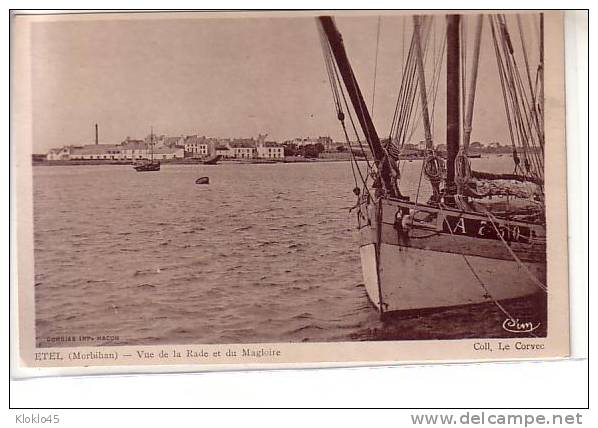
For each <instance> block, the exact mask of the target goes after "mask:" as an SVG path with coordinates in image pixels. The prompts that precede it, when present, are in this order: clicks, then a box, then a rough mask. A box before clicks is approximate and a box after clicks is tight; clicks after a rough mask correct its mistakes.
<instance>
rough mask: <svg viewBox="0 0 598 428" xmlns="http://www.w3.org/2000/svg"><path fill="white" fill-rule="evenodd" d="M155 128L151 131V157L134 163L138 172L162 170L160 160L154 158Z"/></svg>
mask: <svg viewBox="0 0 598 428" xmlns="http://www.w3.org/2000/svg"><path fill="white" fill-rule="evenodd" d="M154 144H155V143H154V130H153V129H152V130H151V132H150V143H149V146H150V158H149V159H141V160H139V161H137V162H135V164H134V165H133V168H135V171H137V172H149V171H160V161H158V160H154Z"/></svg>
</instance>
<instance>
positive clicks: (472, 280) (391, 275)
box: [360, 202, 546, 314]
mask: <svg viewBox="0 0 598 428" xmlns="http://www.w3.org/2000/svg"><path fill="white" fill-rule="evenodd" d="M408 207H409V204H406V203H399V204H397V203H386V202H382V203H380V204H377V205H370V206H369V207H367V208H366V207H365V206H364V208H365V209H364V208H362V210H361V213H360V241H361V245H360V257H361V265H362V271H363V278H364V284H365V288H366V291H367V294H368V297H369V299H370V301H371V302H372V303H373V305H374V306H375V307H376V308H377V309H378V310H379V311H380V312H381V313H383V314H386V313H389V312H398V311H412V310H423V309H433V308H446V307H453V306H462V305H468V304H479V303H484V302H492V301H494V300H497V301H501V300H508V299H514V298H520V297H524V296H528V295H531V294H534V293H536V292H538V291H540V286H539V285H538V282H539V283H540V284H546V255H545V245H544V243H543V242H542V239H541V237H540V236H539V235H541V230H542V228H540V229H538V228H537V226H536V225H530V227H529V228H528V229H525V228H524V225H523V224H519V227H520V230H525V231H526V233H529V234H530V235H531V236H533V237H534V239H533V240H528V241H527V242H526V239H525V237H523V238H520V239H518V240H517V241H514V240H513V241H511V242H509V243H508V244H507V243H506V242H503V241H502V240H501V239H499V238H498V237H494V238H495V239H494V238H482V237H479V236H475V235H474V236H471V235H467V234H465V233H462V232H463V230H462V228H461V226H457V225H459V224H461V225H467V226H468V227H472V225H473V222H474V221H475V217H476V215H475V214H473V215H472V214H468V216H469V217H470V218H469V219H468V222H465V215H464V213H461V214H459V213H457V212H451V213H448V212H442V211H439V210H436V212H435V217H433V218H432V220H431V224H432V226H430V225H429V224H427V225H425V227H413V228H411V229H410V230H408V231H404V230H401V231H397V228H396V227H394V225H393V224H392V223H391V221H392V220H393V219H394V217H395V216H396V213H397V211H398V210H404V209H409V208H408ZM366 211H367V212H366ZM434 211H435V210H434V209H432V208H430V209H429V210H428V213H427V214H430V213H433V214H434ZM411 212H413V210H412V211H411ZM459 216H461V218H463V222H462V223H460V222H459V220H455V219H450V218H451V217H457V218H459ZM471 217H473V218H471ZM447 219H448V221H447ZM483 219H484V218H483V217H480V218H479V219H478V222H479V223H480V224H481V223H482V222H483V221H484V220H483ZM451 224H452V225H454V227H455V229H454V230H453V229H451V230H447V229H448V227H450V226H449V225H451ZM443 226H444V227H443ZM486 226H487V224H486ZM501 227H504V226H501ZM475 228H478V229H479V228H480V226H475ZM475 228H474V229H475ZM399 229H400V228H399ZM530 230H534V232H533V233H532V232H530ZM485 231H486V232H488V228H486V229H485ZM507 245H509V246H510V250H509V249H507V248H506V247H507ZM513 254H515V256H516V258H517V259H515V258H514V257H513Z"/></svg>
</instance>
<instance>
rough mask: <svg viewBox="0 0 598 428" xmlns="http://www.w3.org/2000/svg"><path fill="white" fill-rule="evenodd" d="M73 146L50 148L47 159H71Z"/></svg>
mask: <svg viewBox="0 0 598 428" xmlns="http://www.w3.org/2000/svg"><path fill="white" fill-rule="evenodd" d="M71 149H72V146H64V147H61V148H59V149H50V151H49V152H48V153H47V154H46V159H47V160H49V161H56V160H69V159H70V158H71Z"/></svg>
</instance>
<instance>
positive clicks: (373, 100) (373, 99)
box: [371, 16, 382, 119]
mask: <svg viewBox="0 0 598 428" xmlns="http://www.w3.org/2000/svg"><path fill="white" fill-rule="evenodd" d="M381 23H382V17H381V16H379V17H378V31H377V33H376V58H375V60H374V89H373V91H372V108H371V110H372V119H373V118H374V106H375V105H376V104H375V101H376V75H377V74H378V49H379V45H380V26H381Z"/></svg>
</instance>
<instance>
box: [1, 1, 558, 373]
mask: <svg viewBox="0 0 598 428" xmlns="http://www.w3.org/2000/svg"><path fill="white" fill-rule="evenodd" d="M11 19H12V22H11V27H12V36H11V37H12V43H13V44H12V47H13V50H12V52H13V53H12V54H13V60H12V63H13V65H12V66H13V68H12V75H13V80H12V82H11V84H12V90H13V102H14V104H13V108H12V120H13V122H12V126H13V133H12V134H11V148H12V150H13V152H14V156H13V166H14V167H13V173H14V174H15V175H16V177H15V185H16V188H17V191H16V196H15V198H16V199H17V204H16V205H17V208H16V209H17V216H16V222H17V226H16V227H17V228H18V232H17V235H16V236H17V244H18V247H19V251H18V253H17V260H16V261H14V262H15V263H17V265H18V266H19V268H18V280H17V282H18V284H17V289H18V293H17V297H18V298H17V299H16V300H17V301H16V302H14V301H13V303H18V314H19V317H18V319H19V322H18V329H19V330H18V331H19V346H20V349H21V356H22V358H23V360H24V361H27V365H64V364H66V365H81V364H85V365H89V364H95V363H96V362H97V363H98V364H100V363H101V364H135V363H140V362H142V361H144V363H147V361H150V360H151V361H153V362H152V364H160V363H165V362H169V363H170V364H172V358H175V359H176V358H179V361H180V362H185V363H189V362H194V363H195V362H197V361H198V359H199V361H205V362H206V363H231V362H234V363H244V362H247V361H254V359H255V358H263V361H266V362H269V363H272V362H276V361H281V362H285V363H293V362H302V363H309V362H316V363H317V362H322V363H326V362H340V363H342V362H368V361H402V360H454V359H457V360H459V359H462V360H467V359H501V358H511V359H512V358H530V357H537V356H549V357H555V356H566V355H567V352H568V335H569V331H568V328H569V327H568V297H567V296H568V294H567V290H568V285H567V270H566V269H567V226H566V221H567V220H566V213H567V205H566V181H565V174H566V171H565V163H564V154H565V150H566V141H565V133H564V127H565V122H564V93H565V88H564V77H563V73H564V71H563V67H564V66H563V63H564V52H563V41H562V39H563V34H562V31H563V29H562V14H561V13H560V12H555V11H552V12H542V11H525V12H523V11H520V12H517V11H510V12H500V11H479V12H475V11H468V12H463V13H461V12H458V11H448V12H442V11H422V12H415V11H410V12H400V11H394V12H390V11H385V12H382V11H379V12H377V11H368V12H347V11H343V12H340V11H339V12H335V11H330V12H314V11H310V12H307V11H305V12H278V13H277V12H269V13H265V12H262V13H260V12H253V13H239V12H234V13H233V12H219V13H216V12H137V13H125V12H119V13H102V12H89V13H74V14H61V13H56V14H35V15H31V14H27V13H15V14H14V15H13V16H12V18H11ZM309 344H313V345H314V347H311V348H302V346H308V345H309ZM325 344H338V347H335V348H330V347H327V346H326V347H324V345H325ZM171 345H172V346H171ZM190 345H194V346H195V347H192V346H190ZM197 345H201V346H200V347H197ZM203 345H206V346H218V345H227V347H224V348H222V349H221V350H218V351H216V349H218V348H214V347H212V348H203V347H202V346H203ZM228 345H231V346H232V347H231V346H228ZM235 345H238V347H235ZM257 345H259V346H257ZM318 346H322V348H321V349H320V348H318ZM451 346H452V347H453V348H451ZM146 347H147V348H146ZM165 347H167V348H165ZM172 347H174V348H172ZM180 347H182V348H180ZM344 347H346V349H345V348H344ZM164 349H168V352H167V353H165V351H164ZM172 349H175V350H174V351H173V350H172ZM176 349H180V351H177V350H176ZM207 349H209V351H206V350H207ZM450 349H455V352H454V353H453V352H452V351H450ZM221 351H222V354H220V352H221ZM160 352H163V353H164V358H163V361H156V360H155V358H158V356H159V355H161V354H159V353H160ZM177 352H179V354H178V355H177ZM204 352H205V353H206V359H202V357H203V356H204V355H203V353H204ZM216 352H218V355H216ZM320 352H324V354H325V355H324V354H322V355H321V354H320ZM207 355H209V358H207ZM228 357H230V358H228ZM277 357H280V358H279V360H277V359H276V358H277ZM101 360H106V361H101ZM108 360H109V362H107V361H108ZM260 361H262V360H260Z"/></svg>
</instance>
